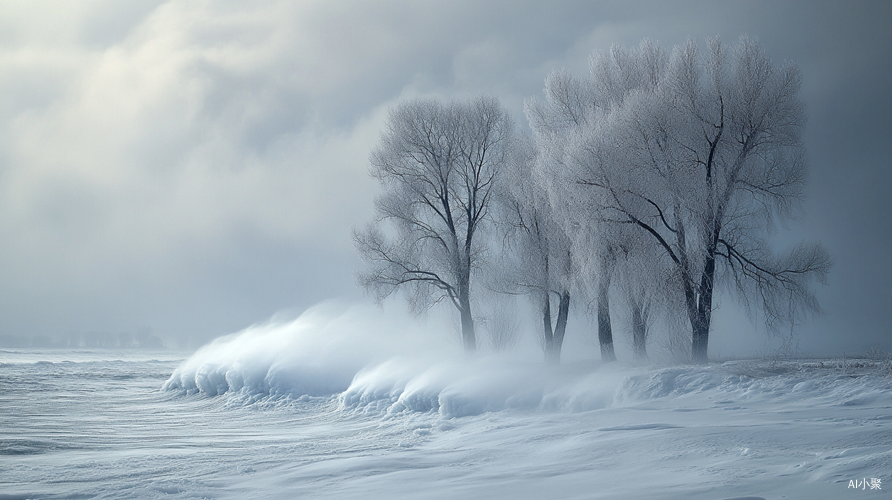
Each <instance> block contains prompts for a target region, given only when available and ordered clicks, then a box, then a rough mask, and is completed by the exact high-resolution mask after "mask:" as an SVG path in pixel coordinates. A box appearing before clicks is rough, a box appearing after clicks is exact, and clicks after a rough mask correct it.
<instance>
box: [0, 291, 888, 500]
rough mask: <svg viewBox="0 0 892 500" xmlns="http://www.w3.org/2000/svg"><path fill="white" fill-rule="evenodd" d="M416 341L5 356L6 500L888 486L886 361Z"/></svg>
mask: <svg viewBox="0 0 892 500" xmlns="http://www.w3.org/2000/svg"><path fill="white" fill-rule="evenodd" d="M388 318H390V319H388ZM412 325H413V324H412V323H411V322H410V321H408V319H406V318H397V319H393V318H392V317H391V316H390V315H383V314H380V313H378V312H376V311H375V310H373V309H370V308H362V307H352V308H345V307H339V306H336V305H333V304H328V305H324V306H320V307H317V308H314V309H311V310H310V311H308V312H307V313H304V314H303V315H301V316H300V317H298V318H296V319H291V320H273V321H270V322H269V323H266V324H263V325H257V326H254V327H251V328H248V329H246V330H245V331H243V332H239V333H237V334H233V335H230V336H228V337H224V338H221V339H218V340H217V341H215V342H213V343H211V344H209V345H207V346H205V347H204V348H202V349H200V350H199V351H197V352H196V353H195V354H194V355H193V356H191V357H190V358H189V359H186V360H181V359H176V360H174V358H172V357H171V354H169V353H168V354H166V355H165V354H163V353H160V354H159V355H158V356H159V357H156V354H155V353H146V352H138V353H137V352H136V351H114V350H107V351H86V350H83V351H51V350H50V351H18V350H0V422H2V440H0V471H2V473H0V499H2V498H95V499H119V498H135V499H141V498H157V497H162V496H163V497H164V498H171V499H187V498H188V499H191V498H268V499H279V498H338V499H343V498H389V499H401V498H404V499H414V498H441V499H453V498H456V497H465V498H511V499H514V498H524V499H525V498H576V499H612V498H657V499H686V500H688V499H693V500H719V499H729V498H763V499H774V498H788V499H798V498H801V499H821V498H825V499H835V498H843V497H848V495H849V494H851V495H855V494H856V492H854V491H853V490H852V489H851V488H849V487H848V485H849V484H850V483H849V481H854V480H857V481H861V485H862V488H863V485H864V484H865V483H864V482H863V481H864V479H867V480H868V482H869V481H870V480H871V478H876V479H879V480H881V481H883V482H884V483H885V484H883V488H884V489H885V490H886V491H888V489H890V488H892V479H890V478H889V472H890V471H892V363H890V362H889V361H888V360H842V359H840V360H830V361H828V360H787V361H773V362H772V361H763V360H748V361H731V362H725V363H713V364H710V365H703V366H643V365H632V364H626V363H622V362H615V363H610V364H607V365H602V364H600V363H594V362H592V363H581V362H574V363H568V364H566V365H562V366H558V367H551V366H546V365H545V364H544V363H542V362H541V360H539V359H538V356H532V357H531V356H529V355H528V353H527V354H520V355H517V356H513V357H512V356H490V355H483V354H478V355H475V356H464V355H461V354H456V353H457V352H459V351H460V346H459V345H458V344H457V343H455V344H450V343H449V342H448V337H447V336H446V335H445V333H443V332H433V331H431V329H430V328H425V327H422V326H418V325H414V326H412ZM593 350H595V349H593ZM177 363H179V366H177ZM171 373H172V375H171ZM161 386H163V388H164V390H162V391H159V390H158V388H159V387H161ZM4 495H6V496H4ZM857 495H859V496H861V497H864V498H882V497H883V491H882V490H878V491H866V490H863V489H862V490H859V491H858V492H857Z"/></svg>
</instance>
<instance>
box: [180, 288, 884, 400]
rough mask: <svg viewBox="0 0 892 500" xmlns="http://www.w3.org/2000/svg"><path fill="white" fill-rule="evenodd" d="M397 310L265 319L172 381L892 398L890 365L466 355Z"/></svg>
mask: <svg viewBox="0 0 892 500" xmlns="http://www.w3.org/2000/svg"><path fill="white" fill-rule="evenodd" d="M388 317H390V318H391V319H389V320H388V319H386V318H385V315H384V314H383V313H381V312H380V311H376V310H373V309H371V308H368V307H359V306H355V307H349V308H343V307H339V306H336V305H332V304H326V305H322V306H317V307H314V308H312V309H310V310H308V311H307V312H305V313H304V314H302V315H301V316H300V317H298V318H297V319H293V320H289V321H276V320H273V321H270V322H269V323H266V324H263V325H257V326H254V327H251V328H248V329H246V330H244V331H242V332H239V333H236V334H233V335H230V336H227V337H223V338H220V339H217V340H216V341H214V342H212V343H211V344H209V345H207V346H205V347H203V348H201V349H199V350H198V351H197V352H196V353H195V354H194V355H193V356H192V357H191V358H189V359H188V360H186V361H185V362H184V363H183V364H182V365H181V366H180V367H178V368H177V369H176V370H175V371H174V373H173V374H172V375H171V376H170V378H169V379H168V380H167V382H166V383H165V384H164V386H163V389H164V390H167V391H178V392H181V393H185V394H197V393H200V394H204V395H207V396H217V395H222V394H227V397H228V398H230V400H231V401H233V402H241V403H244V404H254V403H256V402H258V401H266V402H269V401H275V402H282V401H286V402H287V401H291V400H294V399H301V398H302V397H305V396H309V397H327V398H330V399H333V400H334V399H336V401H337V404H338V408H339V409H340V410H341V411H346V412H356V413H380V414H396V413H401V412H421V413H426V412H430V413H438V414H439V416H440V417H443V418H453V417H464V416H470V415H479V414H483V413H487V412H497V411H503V410H527V411H548V412H555V411H558V412H581V411H589V410H597V409H602V408H609V407H619V406H629V405H637V404H641V403H644V402H653V401H658V400H663V401H664V403H665V402H666V401H669V402H670V403H665V404H671V405H676V406H683V405H685V404H686V400H687V401H692V400H696V401H700V402H701V403H702V401H703V400H704V399H706V400H711V401H714V402H715V403H714V404H715V405H719V406H721V405H728V404H730V403H732V402H733V403H735V404H743V403H745V402H748V401H749V402H755V401H763V402H768V403H769V404H773V403H775V402H776V403H784V404H791V405H806V406H807V405H823V406H827V405H830V406H833V405H864V404H883V405H892V378H890V377H888V372H889V367H888V366H886V365H884V364H882V363H872V364H871V363H861V364H860V365H858V364H856V365H851V364H849V365H847V366H842V365H839V364H838V363H837V364H834V363H829V364H828V363H827V362H823V361H811V362H804V361H795V362H793V361H789V362H781V363H776V362H775V363H772V362H764V361H733V362H726V363H722V364H711V365H704V366H670V367H662V368H660V367H644V366H634V365H629V364H624V363H621V362H619V363H610V364H607V365H602V364H600V363H574V364H567V365H562V366H557V367H555V366H548V365H546V364H544V363H542V361H541V358H537V357H535V356H534V357H530V356H525V355H523V354H521V355H515V356H504V355H502V356H495V355H477V356H465V355H462V354H461V353H460V348H459V346H458V345H452V344H449V343H448V342H447V341H445V340H446V339H447V338H448V337H447V336H446V335H439V336H438V335H437V334H433V333H432V332H430V331H425V328H426V327H425V328H421V327H419V326H418V325H417V324H415V325H414V326H412V323H411V322H409V321H408V319H407V318H405V317H402V318H399V317H397V318H396V319H393V316H392V315H390V316H388ZM428 330H429V329H428ZM884 370H885V371H884ZM732 406H733V405H732Z"/></svg>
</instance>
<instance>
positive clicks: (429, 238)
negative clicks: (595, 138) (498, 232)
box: [353, 97, 513, 351]
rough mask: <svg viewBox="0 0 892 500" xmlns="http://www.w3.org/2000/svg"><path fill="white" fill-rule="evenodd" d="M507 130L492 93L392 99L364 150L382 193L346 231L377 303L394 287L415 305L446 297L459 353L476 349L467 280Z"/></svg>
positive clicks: (478, 252) (505, 151) (477, 255)
mask: <svg viewBox="0 0 892 500" xmlns="http://www.w3.org/2000/svg"><path fill="white" fill-rule="evenodd" d="M512 130H513V125H512V121H511V119H510V117H509V115H508V112H507V110H505V109H504V108H503V107H502V106H501V105H500V104H499V102H498V101H497V100H496V99H495V98H492V97H480V98H477V99H474V100H472V101H467V102H466V101H451V102H447V103H443V102H440V101H437V100H413V101H406V102H403V103H400V104H398V105H397V106H396V107H395V108H394V109H392V110H391V112H390V115H389V118H388V120H387V124H386V128H385V130H384V132H383V133H382V136H381V141H380V144H379V145H378V147H377V148H376V149H375V150H374V151H373V152H372V153H371V156H370V162H371V174H372V176H373V177H374V178H376V179H377V180H378V181H379V182H380V183H381V187H382V188H383V190H384V192H383V194H382V195H381V196H379V197H378V198H377V199H376V200H375V214H376V217H375V220H374V221H372V222H371V223H370V224H369V225H368V226H367V227H366V228H365V229H364V230H362V231H354V233H353V238H354V241H355V243H356V247H357V249H358V250H359V253H360V255H361V256H362V258H363V259H364V260H365V262H366V263H367V264H368V266H369V268H368V270H366V271H364V272H361V273H358V275H357V279H358V281H359V283H360V284H361V285H362V286H363V287H364V288H365V289H366V290H368V291H370V292H371V293H373V294H374V296H375V297H376V299H378V300H379V301H380V300H383V299H384V298H385V297H387V296H389V295H390V294H392V293H393V292H394V291H396V290H397V289H403V290H404V291H405V292H406V297H407V298H408V300H409V304H410V306H411V307H412V309H413V310H414V311H416V312H419V311H423V310H425V309H426V308H428V307H430V306H432V305H434V304H436V303H438V302H441V301H443V300H444V299H445V300H448V301H449V302H450V303H451V304H452V305H453V306H455V308H456V310H457V311H458V312H459V314H460V317H461V329H462V343H463V346H464V348H465V350H466V351H474V350H475V349H476V346H477V340H476V335H475V332H474V319H473V315H472V312H471V303H472V301H471V280H472V278H473V276H474V275H475V272H476V271H478V270H479V264H480V262H479V261H480V259H481V257H482V255H483V247H482V242H483V241H484V238H482V235H480V234H478V233H480V232H481V230H483V229H484V227H485V226H486V225H487V222H488V220H489V211H490V205H491V203H492V195H493V189H494V187H495V185H496V181H497V177H498V175H499V173H500V171H501V170H502V169H503V167H504V165H505V163H506V161H507V159H508V155H509V152H510V148H511V141H512Z"/></svg>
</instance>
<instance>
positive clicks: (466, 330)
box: [458, 287, 477, 353]
mask: <svg viewBox="0 0 892 500" xmlns="http://www.w3.org/2000/svg"><path fill="white" fill-rule="evenodd" d="M462 288H463V289H460V290H459V296H458V303H459V306H461V308H460V309H459V311H460V312H461V341H462V346H463V347H464V348H465V352H468V353H471V352H475V351H477V335H476V334H475V333H474V317H473V316H472V315H471V299H470V296H469V295H470V294H469V293H468V289H467V287H462Z"/></svg>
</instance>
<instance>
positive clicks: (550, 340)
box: [542, 291, 554, 363]
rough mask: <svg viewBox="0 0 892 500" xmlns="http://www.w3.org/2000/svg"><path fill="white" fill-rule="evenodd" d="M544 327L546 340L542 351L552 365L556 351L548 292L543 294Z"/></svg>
mask: <svg viewBox="0 0 892 500" xmlns="http://www.w3.org/2000/svg"><path fill="white" fill-rule="evenodd" d="M542 327H543V336H544V339H545V345H544V346H542V350H543V351H544V352H545V361H546V362H549V363H550V362H551V358H552V351H553V349H554V335H553V334H552V332H551V299H550V297H549V292H548V291H544V292H542Z"/></svg>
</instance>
